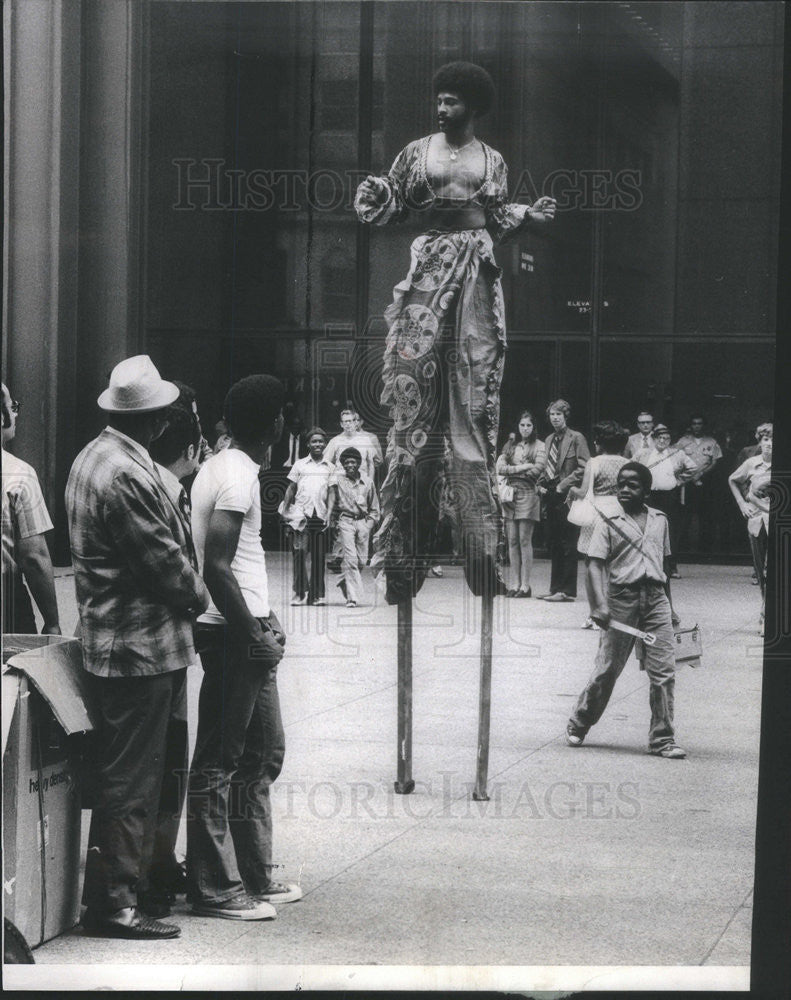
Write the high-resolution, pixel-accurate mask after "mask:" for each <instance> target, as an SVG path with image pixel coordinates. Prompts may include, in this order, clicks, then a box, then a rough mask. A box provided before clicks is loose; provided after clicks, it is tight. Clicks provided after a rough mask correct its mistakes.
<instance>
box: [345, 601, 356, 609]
mask: <svg viewBox="0 0 791 1000" xmlns="http://www.w3.org/2000/svg"><path fill="white" fill-rule="evenodd" d="M346 607H347V608H356V607H357V601H347V602H346Z"/></svg>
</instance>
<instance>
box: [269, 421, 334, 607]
mask: <svg viewBox="0 0 791 1000" xmlns="http://www.w3.org/2000/svg"><path fill="white" fill-rule="evenodd" d="M307 439H308V455H307V457H305V458H298V459H297V460H296V462H295V463H294V464H293V465H292V467H291V469H290V471H289V473H288V478H289V485H288V489H287V490H286V495H285V498H284V499H283V511H282V516H283V520H284V521H285V522H286V524H287V525H288V526H289V530H290V532H291V545H292V548H293V563H292V566H293V573H292V591H293V597H292V600H291V603H292V604H296V605H299V604H305V603H307V604H325V603H326V594H325V589H324V574H325V563H326V559H327V539H328V532H329V527H328V524H329V522H328V515H327V502H328V499H329V483H330V477H331V476H332V475H333V472H334V471H335V470H334V466H333V465H332V463H331V462H328V461H327V459H326V458H325V457H324V448H325V445H326V443H327V435H326V434H325V433H324V431H323V430H322V429H321V428H320V427H313V428H311V430H310V431H308V435H307ZM308 560H310V572H308Z"/></svg>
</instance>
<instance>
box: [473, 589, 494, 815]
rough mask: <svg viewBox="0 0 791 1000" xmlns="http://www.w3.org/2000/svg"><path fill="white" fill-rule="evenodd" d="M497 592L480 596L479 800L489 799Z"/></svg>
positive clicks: (488, 591)
mask: <svg viewBox="0 0 791 1000" xmlns="http://www.w3.org/2000/svg"><path fill="white" fill-rule="evenodd" d="M493 620H494V595H493V593H492V592H491V590H490V589H489V588H488V587H487V588H485V589H484V592H483V595H482V596H481V681H480V688H479V694H478V757H477V763H476V771H475V789H474V791H473V793H472V797H473V799H475V801H476V802H488V800H489V795H488V793H487V791H486V782H487V778H488V774H489V723H490V716H491V707H492V632H493Z"/></svg>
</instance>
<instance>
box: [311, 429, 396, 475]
mask: <svg viewBox="0 0 791 1000" xmlns="http://www.w3.org/2000/svg"><path fill="white" fill-rule="evenodd" d="M347 448H356V449H357V451H359V453H360V456H361V458H362V463H361V464H360V472H362V474H363V475H364V476H368V478H369V479H373V478H374V475H375V473H376V462H375V458H376V451H375V449H374V447H373V444H372V442H371V437H370V435H369V434H368V432H367V431H355V432H354V434H351V435H349V434H345V433H343V432H341V433H340V434H336V435H335V437H334V438H330V440H329V441H328V442H327V447H326V448H325V449H324V458H325V459H326V460H327V461H328V462H331V463H332V464H333V465H336V466H337V467H338V468H339V469H340V470H341V471H343V466H342V465H341V454H342V453H343V452H344V451H345V450H346V449H347ZM381 450H382V449H381V447H380V448H379V451H380V453H381Z"/></svg>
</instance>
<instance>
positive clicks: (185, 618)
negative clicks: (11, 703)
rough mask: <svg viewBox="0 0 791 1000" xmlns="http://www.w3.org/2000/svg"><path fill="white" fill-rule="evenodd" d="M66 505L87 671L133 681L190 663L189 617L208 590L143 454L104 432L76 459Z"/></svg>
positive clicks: (174, 513) (174, 512)
mask: <svg viewBox="0 0 791 1000" xmlns="http://www.w3.org/2000/svg"><path fill="white" fill-rule="evenodd" d="M66 510H67V514H68V522H69V535H70V539H71V554H72V562H73V565H74V579H75V584H76V588H77V602H78V604H79V609H80V625H81V627H82V641H83V649H84V653H85V667H86V669H87V670H89V671H90V672H91V673H93V674H98V675H99V676H101V677H130V676H141V675H151V674H160V673H166V672H168V671H170V670H178V669H179V668H181V667H186V666H188V665H189V664H190V663H193V662H194V661H195V647H194V645H193V639H192V622H193V620H194V619H195V618H196V617H197V616H198V614H200V612H201V611H203V610H205V608H206V607H207V605H208V592H207V590H206V587H205V586H204V583H203V581H202V580H201V578H200V576H198V573H197V571H196V570H195V569H194V568H193V566H192V565H191V563H190V559H189V555H188V547H187V538H186V535H185V528H184V523H183V521H182V519H181V517H180V516H179V512H178V511H177V509H176V508H175V506H174V505H173V503H172V501H171V500H170V498H169V497H168V494H167V492H166V490H165V488H164V486H163V484H162V483H161V481H158V480H157V478H156V476H155V474H154V472H152V471H151V469H150V468H148V467H147V466H146V464H145V462H144V460H143V459H142V458H141V456H140V455H138V454H137V453H136V452H135V450H134V448H132V447H131V446H129V445H127V443H126V442H125V441H124V440H123V439H121V438H119V437H118V436H117V435H115V434H111V433H108V432H107V431H104V432H103V433H102V434H100V435H99V437H97V438H95V439H94V440H93V441H91V442H90V444H88V445H86V447H85V448H83V450H82V451H81V452H80V454H79V455H78V456H77V458H76V459H75V461H74V465H72V468H71V472H70V474H69V481H68V483H67V484H66Z"/></svg>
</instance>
